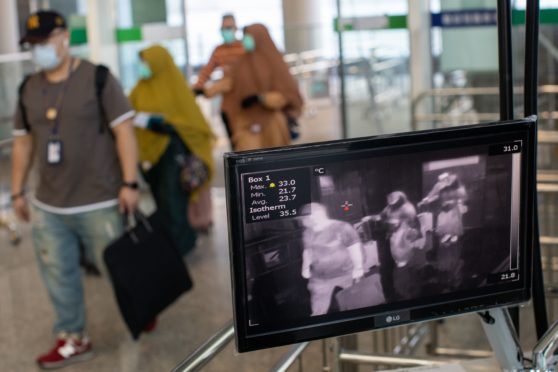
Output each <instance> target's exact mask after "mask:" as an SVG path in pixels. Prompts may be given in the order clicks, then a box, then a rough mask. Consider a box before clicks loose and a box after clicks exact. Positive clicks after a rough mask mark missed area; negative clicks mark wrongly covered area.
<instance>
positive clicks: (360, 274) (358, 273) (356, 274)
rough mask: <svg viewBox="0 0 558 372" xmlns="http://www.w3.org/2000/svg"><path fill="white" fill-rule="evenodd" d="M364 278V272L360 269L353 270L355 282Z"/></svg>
mask: <svg viewBox="0 0 558 372" xmlns="http://www.w3.org/2000/svg"><path fill="white" fill-rule="evenodd" d="M363 276H364V270H363V268H362V267H357V268H355V269H353V280H356V281H357V282H358V281H359V280H360V279H361V278H362V277H363Z"/></svg>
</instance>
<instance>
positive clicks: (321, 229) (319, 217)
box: [300, 203, 364, 316]
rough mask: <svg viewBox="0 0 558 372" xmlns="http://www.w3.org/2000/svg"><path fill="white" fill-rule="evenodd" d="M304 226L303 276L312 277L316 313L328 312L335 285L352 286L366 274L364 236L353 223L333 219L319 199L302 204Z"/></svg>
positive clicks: (311, 288)
mask: <svg viewBox="0 0 558 372" xmlns="http://www.w3.org/2000/svg"><path fill="white" fill-rule="evenodd" d="M300 214H301V215H303V217H302V218H301V221H302V224H303V226H304V233H303V238H302V241H303V247H304V248H303V253H302V277H303V278H305V279H308V290H309V291H310V302H311V307H312V316H316V315H323V314H326V313H327V312H328V310H329V307H330V305H331V297H332V294H333V291H334V289H335V287H340V288H348V287H350V286H351V285H352V284H353V282H354V281H358V280H359V279H360V278H362V276H363V275H364V270H363V255H362V246H361V242H360V238H359V236H358V234H357V232H356V230H355V229H354V228H353V226H352V225H351V224H349V223H347V222H344V221H338V220H333V219H330V218H329V216H328V213H327V209H326V207H325V206H324V205H322V204H319V203H310V204H307V205H305V206H303V207H302V208H301V211H300Z"/></svg>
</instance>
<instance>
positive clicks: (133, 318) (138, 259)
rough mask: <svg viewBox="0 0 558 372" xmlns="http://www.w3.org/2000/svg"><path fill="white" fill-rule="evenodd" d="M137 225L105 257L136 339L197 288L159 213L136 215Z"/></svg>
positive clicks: (109, 249) (113, 285)
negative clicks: (173, 305) (181, 298)
mask: <svg viewBox="0 0 558 372" xmlns="http://www.w3.org/2000/svg"><path fill="white" fill-rule="evenodd" d="M135 219H136V226H135V227H133V228H129V229H128V230H127V231H126V233H125V234H124V235H123V236H121V237H120V238H119V239H117V240H116V241H114V242H113V243H112V244H110V245H109V246H108V247H107V248H106V250H105V252H104V254H103V258H104V261H105V264H106V267H107V271H108V273H109V276H110V279H111V283H112V287H113V291H114V295H115V297H116V300H117V303H118V307H119V309H120V313H121V314H122V318H123V319H124V322H125V323H126V325H127V326H128V329H129V330H130V333H131V334H132V337H133V338H134V340H136V339H138V337H139V336H140V334H141V332H142V331H143V330H144V329H145V328H146V326H147V325H148V324H150V323H151V322H152V321H153V320H154V319H155V318H156V317H157V316H158V315H159V314H160V313H161V312H162V311H163V310H164V309H166V308H167V307H168V306H169V305H171V304H172V303H173V302H174V301H176V300H177V299H178V298H179V297H180V296H181V295H182V294H183V293H185V292H187V291H189V290H190V289H191V288H192V287H193V283H192V279H191V277H190V275H189V273H188V269H187V267H186V264H185V262H184V260H183V259H182V257H181V255H180V253H179V252H178V249H177V248H176V246H175V245H174V242H173V240H172V239H171V237H170V235H169V234H168V233H167V231H166V228H165V225H164V224H163V222H162V219H161V217H160V215H159V214H158V212H156V213H154V214H153V215H151V216H149V217H145V216H144V215H143V214H141V213H140V212H137V213H136V214H135Z"/></svg>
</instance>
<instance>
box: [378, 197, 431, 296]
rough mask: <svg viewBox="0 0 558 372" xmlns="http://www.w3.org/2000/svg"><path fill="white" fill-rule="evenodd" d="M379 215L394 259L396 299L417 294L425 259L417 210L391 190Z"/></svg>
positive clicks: (404, 198)
mask: <svg viewBox="0 0 558 372" xmlns="http://www.w3.org/2000/svg"><path fill="white" fill-rule="evenodd" d="M381 216H382V219H383V220H384V221H385V222H386V223H387V224H388V228H389V243H390V250H391V255H392V257H393V260H394V261H395V268H394V273H393V286H394V289H395V291H396V292H397V295H398V298H399V299H408V298H412V297H414V296H417V295H418V294H419V292H420V278H419V272H420V268H421V267H422V266H423V265H424V258H423V257H422V255H421V251H420V248H421V247H420V245H421V240H420V239H421V238H422V233H421V231H420V223H419V221H418V218H417V212H416V209H415V207H414V205H413V204H412V203H411V202H410V201H409V199H408V198H407V195H406V194H405V193H404V192H402V191H394V192H391V193H390V194H388V196H387V206H386V207H385V208H384V210H383V211H382V213H381Z"/></svg>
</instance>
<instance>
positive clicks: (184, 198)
mask: <svg viewBox="0 0 558 372" xmlns="http://www.w3.org/2000/svg"><path fill="white" fill-rule="evenodd" d="M186 152H188V149H187V148H186V146H185V145H184V143H183V142H182V141H181V140H180V138H179V137H178V136H172V135H171V140H170V142H169V145H168V147H167V149H166V150H165V153H164V154H163V156H162V157H161V159H160V160H159V162H158V163H157V164H156V165H155V166H154V167H153V168H151V169H150V170H149V171H148V172H147V173H145V174H144V177H145V180H146V181H147V183H149V186H150V188H151V193H152V194H153V198H154V199H155V203H156V204H157V209H158V210H159V211H160V212H161V214H162V216H163V219H164V222H165V224H166V226H168V231H169V233H170V234H171V236H172V238H173V240H174V241H175V243H176V246H177V248H178V249H179V251H180V253H181V254H182V255H185V254H186V253H188V252H190V251H191V250H192V249H194V247H195V245H196V239H197V234H196V231H195V230H194V229H193V228H192V227H191V226H190V223H189V222H188V200H189V198H190V194H189V193H187V192H185V191H184V190H183V189H182V186H181V185H180V165H179V164H178V162H177V161H176V155H178V154H184V153H186Z"/></svg>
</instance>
